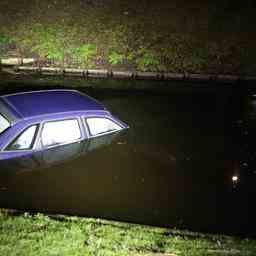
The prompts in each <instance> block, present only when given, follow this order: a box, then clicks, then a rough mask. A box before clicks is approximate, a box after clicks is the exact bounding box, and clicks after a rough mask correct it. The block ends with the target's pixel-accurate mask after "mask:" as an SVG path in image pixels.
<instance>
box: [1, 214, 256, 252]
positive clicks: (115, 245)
mask: <svg viewBox="0 0 256 256" xmlns="http://www.w3.org/2000/svg"><path fill="white" fill-rule="evenodd" d="M255 253H256V241H254V240H247V239H243V240H242V239H237V238H232V237H228V236H218V235H206V234H200V233H192V232H186V231H183V232H181V231H177V230H170V229H165V228H155V227H148V226H142V225H135V224H127V223H121V222H114V221H106V220H101V219H92V218H81V217H64V216H61V217H60V216H55V217H54V216H52V217H51V216H50V217H49V216H46V215H43V214H36V215H33V216H32V215H30V214H28V213H23V214H20V215H16V216H14V215H11V214H10V213H9V212H8V211H4V210H2V211H1V213H0V255H1V256H5V255H8V256H10V255H26V256H29V255H47V256H50V255H62V256H65V255H68V256H70V255H73V256H76V255H83V256H85V255H104V256H107V255H138V256H139V255H165V256H168V255H169V256H174V255H191V256H193V255H255Z"/></svg>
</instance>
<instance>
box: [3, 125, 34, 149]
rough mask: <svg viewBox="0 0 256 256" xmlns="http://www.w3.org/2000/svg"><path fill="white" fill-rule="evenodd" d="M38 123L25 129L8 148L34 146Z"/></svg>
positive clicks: (29, 147) (28, 147) (30, 147)
mask: <svg viewBox="0 0 256 256" xmlns="http://www.w3.org/2000/svg"><path fill="white" fill-rule="evenodd" d="M37 127H38V125H33V126H30V127H29V128H27V129H26V130H25V131H23V132H22V133H21V134H20V135H18V137H17V138H16V139H14V141H13V142H11V143H10V144H9V145H8V146H7V147H6V150H8V151H10V150H28V149H32V148H33V144H34V142H35V138H36V134H37Z"/></svg>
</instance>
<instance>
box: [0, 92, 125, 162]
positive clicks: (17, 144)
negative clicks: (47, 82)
mask: <svg viewBox="0 0 256 256" xmlns="http://www.w3.org/2000/svg"><path fill="white" fill-rule="evenodd" d="M126 128H128V126H127V125H126V124H125V123H123V122H121V121H120V120H119V119H117V118H116V117H114V116H113V115H112V114H111V113H110V112H109V111H107V110H106V108H105V107H104V106H103V105H102V104H101V103H99V102H98V101H96V100H95V99H93V98H91V97H89V96H87V95H85V94H82V93H80V92H78V91H75V90H44V91H33V92H24V93H17V94H10V95H4V96H1V97H0V159H1V160H4V159H5V160H6V159H13V158H19V157H24V156H25V157H26V156H31V155H33V154H34V155H37V157H38V154H39V155H40V158H42V157H43V156H42V152H48V153H47V154H48V158H47V159H48V160H49V156H54V154H55V159H56V154H57V158H58V156H59V155H60V154H63V152H65V148H69V150H68V151H69V152H70V147H71V148H72V150H71V151H72V152H75V151H76V150H74V147H75V148H77V147H79V148H81V145H82V144H83V143H81V142H84V141H86V142H88V141H90V140H93V139H94V138H96V139H97V140H101V139H99V138H103V137H104V138H106V137H108V136H110V135H109V134H112V135H113V134H115V133H116V132H117V131H120V130H123V129H126ZM103 135H108V136H103ZM110 137H111V136H110ZM87 144H88V143H87ZM77 145H79V146H77ZM87 147H88V146H87ZM92 147H93V146H92ZM79 150H80V151H81V149H79ZM65 154H66V155H67V153H65ZM44 157H45V156H44Z"/></svg>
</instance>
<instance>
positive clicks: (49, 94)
mask: <svg viewBox="0 0 256 256" xmlns="http://www.w3.org/2000/svg"><path fill="white" fill-rule="evenodd" d="M1 98H2V99H3V100H4V101H5V102H6V103H7V104H8V105H9V107H10V109H11V110H12V111H13V112H14V113H15V115H16V116H17V117H18V118H30V117H35V116H40V115H45V114H57V113H64V112H74V111H88V110H105V108H104V106H103V105H102V104H101V103H99V102H98V101H96V100H95V99H93V98H91V97H89V96H87V95H85V94H83V93H80V92H79V91H76V90H43V91H32V92H22V93H16V94H9V95H4V96H1Z"/></svg>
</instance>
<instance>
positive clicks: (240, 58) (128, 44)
mask: <svg viewBox="0 0 256 256" xmlns="http://www.w3.org/2000/svg"><path fill="white" fill-rule="evenodd" d="M254 13H255V4H254V2H253V1H251V0H245V1H242V2H241V1H240V2H239V3H236V2H234V1H224V2H223V1H221V0H216V1H200V0H192V1H186V0H173V1H164V0H159V1H153V0H147V1H146V0H141V1H139V2H138V1H135V0H130V1H118V0H73V1H71V0H54V1H51V0H46V1H39V0H31V1H29V3H28V2H27V1H18V0H14V1H12V2H10V1H9V0H1V1H0V56H21V55H23V56H24V55H25V56H27V57H38V58H40V60H41V62H42V63H43V64H53V63H54V64H56V65H62V66H63V65H64V66H73V67H83V68H112V69H126V70H127V69H128V70H141V71H170V72H201V73H232V74H255V73H256V64H255V61H254V60H255V57H256V49H255V43H256V33H255V28H254V24H255V19H256V18H255V15H254Z"/></svg>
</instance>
